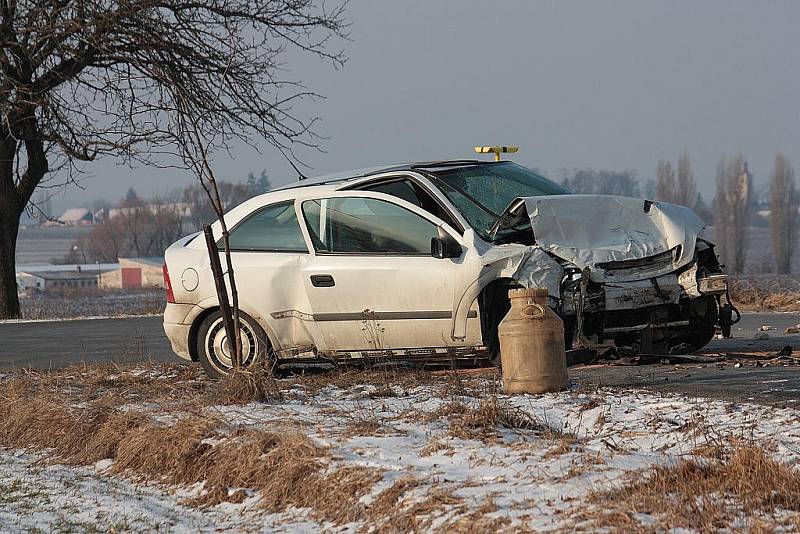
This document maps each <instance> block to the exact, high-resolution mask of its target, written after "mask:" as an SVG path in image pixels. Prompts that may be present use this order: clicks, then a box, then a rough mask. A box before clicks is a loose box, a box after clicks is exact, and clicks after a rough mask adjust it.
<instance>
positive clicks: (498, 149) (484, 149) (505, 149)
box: [475, 146, 519, 161]
mask: <svg viewBox="0 0 800 534" xmlns="http://www.w3.org/2000/svg"><path fill="white" fill-rule="evenodd" d="M475 152H477V153H478V154H489V153H492V154H494V160H495V161H500V154H506V153H508V154H514V153H515V152H519V147H518V146H476V147H475Z"/></svg>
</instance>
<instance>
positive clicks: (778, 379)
mask: <svg viewBox="0 0 800 534" xmlns="http://www.w3.org/2000/svg"><path fill="white" fill-rule="evenodd" d="M798 323H800V314H796V313H751V314H744V315H743V318H742V321H741V322H740V323H739V324H737V325H735V326H734V327H733V335H734V336H735V337H734V338H733V339H724V340H714V341H712V342H711V344H709V346H708V347H707V349H706V350H708V351H719V352H734V353H748V352H754V351H758V352H762V353H763V352H777V351H778V350H780V349H782V348H783V347H785V346H786V345H791V346H793V347H795V348H796V350H797V352H796V354H795V355H800V335H787V334H784V330H785V329H786V328H787V327H788V326H793V325H796V324H798ZM761 326H771V327H773V329H772V330H769V331H767V334H768V335H769V338H768V339H765V340H755V339H753V337H754V335H755V334H756V333H757V332H758V330H759V328H760V327H761ZM148 359H150V360H155V361H165V362H178V361H181V360H179V358H178V357H177V356H175V355H174V354H173V353H172V351H171V349H170V346H169V342H168V341H167V339H166V337H164V333H163V330H162V329H161V317H136V318H120V319H86V320H71V321H42V322H27V323H10V322H7V323H0V368H12V367H28V366H31V367H36V368H40V369H41V368H50V367H63V366H66V365H71V364H75V363H80V362H98V361H99V362H118V363H125V362H134V361H142V360H148ZM570 377H571V378H572V379H573V380H574V381H576V382H578V383H579V384H582V385H590V386H591V385H608V386H625V387H641V388H645V389H651V390H657V391H663V392H675V393H683V394H688V395H693V396H701V397H717V398H724V399H728V400H736V401H751V402H753V401H754V402H760V403H768V404H775V405H788V406H792V405H798V406H800V366H798V365H786V366H784V365H775V364H771V365H770V366H767V367H756V366H754V365H752V363H751V364H745V365H742V366H741V367H734V366H733V365H732V364H731V363H730V362H725V363H722V364H719V365H718V364H702V365H698V364H683V365H662V364H655V365H642V366H637V367H620V366H610V365H600V366H598V365H595V366H584V367H578V368H571V369H570Z"/></svg>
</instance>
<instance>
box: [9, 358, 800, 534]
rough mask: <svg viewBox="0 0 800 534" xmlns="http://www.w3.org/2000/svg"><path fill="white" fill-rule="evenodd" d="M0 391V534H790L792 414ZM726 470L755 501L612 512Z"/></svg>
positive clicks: (347, 387) (584, 395)
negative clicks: (763, 494) (644, 486)
mask: <svg viewBox="0 0 800 534" xmlns="http://www.w3.org/2000/svg"><path fill="white" fill-rule="evenodd" d="M257 378H259V379H261V378H260V377H257ZM254 384H255V385H256V386H257V387H255V388H254V387H253V385H254ZM254 394H255V396H256V397H259V398H261V399H262V400H260V401H255V402H249V401H247V400H246V397H247V396H248V395H251V396H252V395H254ZM0 397H1V398H3V400H4V404H5V405H6V406H8V407H9V408H10V409H11V410H10V411H8V412H5V413H6V415H0V445H2V446H3V447H4V448H2V449H0V531H54V530H56V531H96V530H99V531H114V532H121V531H142V530H158V531H174V532H196V531H219V530H228V529H235V530H242V531H273V530H277V531H292V532H317V531H319V530H320V529H324V530H328V531H337V532H396V531H401V532H403V531H405V532H411V531H437V530H441V531H456V532H459V531H463V532H482V531H484V532H496V531H517V530H524V529H531V530H535V531H574V530H586V531H589V530H595V529H597V528H601V527H608V528H610V529H611V530H615V529H619V530H621V531H630V530H640V531H650V530H656V531H657V530H661V529H663V528H669V527H684V528H687V529H688V530H687V531H711V530H715V529H717V528H722V529H725V528H729V529H734V530H736V529H745V530H758V529H762V528H766V529H767V530H771V529H774V528H781V529H785V530H787V531H795V530H796V529H797V527H798V518H797V513H798V511H800V482H798V477H797V474H796V473H795V471H794V470H793V468H790V467H786V466H791V465H796V464H797V462H798V459H800V412H798V411H796V410H791V409H775V408H770V407H765V406H759V405H750V404H731V403H726V402H720V401H708V400H703V399H690V398H684V397H677V396H659V395H653V394H649V393H644V392H639V391H620V390H611V389H604V388H599V389H592V390H582V389H578V388H577V387H572V388H571V389H569V390H568V391H566V392H562V393H558V394H547V395H539V396H532V395H519V396H513V397H512V396H505V395H503V394H502V393H501V391H500V385H499V380H498V377H497V376H496V375H495V374H494V372H493V371H482V372H481V371H472V372H461V373H458V372H450V371H448V372H438V373H430V372H421V371H411V372H403V371H384V372H374V371H373V372H370V371H350V372H345V373H341V372H331V373H327V374H320V375H314V376H310V377H294V378H288V379H283V380H279V381H277V382H269V381H267V383H263V384H258V383H255V382H253V377H249V378H248V379H247V380H245V381H238V382H236V381H233V382H231V383H219V384H213V383H210V382H209V381H207V380H206V379H204V378H203V377H202V376H200V375H199V374H198V373H197V372H196V370H194V369H192V368H186V367H178V366H162V365H158V366H156V365H148V366H145V367H130V368H125V369H109V368H105V369H102V370H97V369H95V368H90V367H80V368H71V369H67V370H62V371H58V372H54V373H46V374H23V373H17V374H14V375H9V376H6V377H5V378H3V379H1V380H0ZM237 398H244V400H241V401H237ZM242 402H243V403H242ZM10 413H14V415H13V416H12V415H9V414H10ZM48 421H52V422H51V423H48ZM48 424H49V425H50V426H49V427H48V428H46V429H45V428H41V427H43V426H45V425H48ZM37 429H38V430H39V431H38V432H37ZM76 434H79V436H76ZM162 448H163V449H164V450H163V452H162V450H161V449H162ZM751 455H752V457H751ZM762 455H763V458H762ZM743 458H744V460H743V461H744V462H745V463H746V472H747V473H749V474H748V476H747V477H745V478H750V477H752V478H753V479H754V480H756V479H757V480H759V481H760V480H761V478H764V477H766V478H765V480H767V484H768V485H769V487H770V488H772V489H770V490H769V491H768V492H767V493H768V494H769V495H768V496H767V498H766V501H765V500H764V499H762V500H759V501H758V502H755V501H753V496H754V495H759V491H760V490H759V487H757V485H756V486H752V487H749V489H746V488H745V489H744V490H742V489H741V488H739V486H736V484H739V483H740V482H741V483H744V482H743V481H733V482H735V484H733V483H732V485H731V487H730V488H727V487H726V488H723V487H722V486H720V485H719V484H718V483H717V484H716V485H715V486H714V487H715V489H714V490H713V491H710V492H709V493H708V494H707V495H703V496H701V498H699V497H697V496H693V495H683V496H682V495H681V491H684V489H681V487H680V484H679V483H676V485H675V486H674V487H673V488H672V489H671V490H670V489H669V488H667V489H666V490H664V491H665V494H664V499H663V502H664V506H663V507H661V506H660V505H659V504H655V505H653V504H652V503H651V504H647V502H648V501H647V499H644V498H643V499H642V500H641V501H642V502H643V503H644V504H643V505H642V506H644V507H645V508H647V509H639V510H634V509H632V508H630V505H629V504H628V503H627V501H626V499H628V498H629V496H628V497H626V492H627V493H630V491H631V489H636V487H637V486H636V485H637V484H641V483H642V481H647V480H653V485H655V484H661V483H663V482H664V480H667V479H669V480H672V479H671V478H670V477H673V476H674V475H675V474H676V473H680V476H679V477H678V478H679V479H680V480H679V481H678V482H680V481H685V480H686V479H685V476H686V473H688V472H690V473H691V476H692V477H700V479H702V480H701V482H697V480H695V479H691V480H690V481H691V485H692V486H693V487H700V486H702V483H706V482H710V481H712V480H713V476H717V475H719V472H717V471H714V472H713V473H712V471H713V469H724V468H725V469H726V468H727V467H725V465H726V463H727V464H731V465H732V464H736V463H737V462H739V461H742V459H743ZM687 466H688V468H689V470H688V471H687ZM692 466H694V467H692ZM705 466H708V467H709V470H708V471H707V470H706V468H705ZM714 466H719V467H714ZM726 473H727V472H726ZM712 475H713V476H712ZM681 476H682V477H684V478H680V477H681ZM725 476H728V477H730V478H732V477H733V475H730V474H728V475H725ZM698 480H699V479H698ZM776 480H777V482H775V481H776ZM745 482H747V484H750V482H748V481H745ZM653 487H655V486H653ZM731 488H732V489H731ZM637 491H638V490H637ZM672 491H674V493H675V494H672V493H671V492H672ZM687 491H688V490H687ZM737 492H738V493H737ZM776 495H777V497H776ZM617 501H618V502H619V503H620V505H619V507H617V506H615V505H614V504H613V503H614V502H617ZM689 501H691V503H693V504H691V506H694V509H693V510H692V509H687V510H684V511H685V512H686V513H683V512H682V511H681V510H682V508H681V507H685V506H689V505H687V502H689ZM637 502H638V501H637ZM610 503H611V504H610ZM637 506H638V505H637ZM709 514H710V515H709Z"/></svg>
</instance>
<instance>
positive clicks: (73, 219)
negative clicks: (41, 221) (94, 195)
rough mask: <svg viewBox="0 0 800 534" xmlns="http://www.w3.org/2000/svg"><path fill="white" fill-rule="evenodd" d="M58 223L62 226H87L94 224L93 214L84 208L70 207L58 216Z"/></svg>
mask: <svg viewBox="0 0 800 534" xmlns="http://www.w3.org/2000/svg"><path fill="white" fill-rule="evenodd" d="M58 223H59V224H62V225H64V226H88V225H90V224H94V214H93V213H92V212H91V211H90V210H88V209H86V208H71V209H68V210H67V211H65V212H64V213H63V214H62V215H61V216H60V217H59V218H58Z"/></svg>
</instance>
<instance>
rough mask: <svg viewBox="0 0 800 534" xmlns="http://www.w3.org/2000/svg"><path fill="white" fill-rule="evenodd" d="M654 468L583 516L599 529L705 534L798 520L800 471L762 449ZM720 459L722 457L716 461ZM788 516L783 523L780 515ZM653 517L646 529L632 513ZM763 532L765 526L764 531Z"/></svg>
mask: <svg viewBox="0 0 800 534" xmlns="http://www.w3.org/2000/svg"><path fill="white" fill-rule="evenodd" d="M707 452H709V456H710V458H709V457H706V458H702V459H696V460H685V461H681V462H680V463H678V464H677V465H674V466H668V467H655V468H653V469H652V470H651V471H650V473H649V474H648V475H647V476H645V477H641V476H637V477H636V478H635V479H632V480H631V481H630V482H629V483H627V484H625V485H623V486H621V487H619V488H616V489H614V490H611V491H607V492H602V493H595V494H593V495H592V496H591V497H590V502H591V503H592V504H593V505H594V508H595V510H599V511H594V512H591V513H586V514H583V516H582V517H581V518H580V519H582V520H589V521H591V522H592V525H593V527H595V528H610V529H612V530H615V531H619V532H635V531H644V532H650V531H653V532H655V531H664V530H667V529H670V528H675V527H685V528H693V529H696V530H698V531H700V532H717V531H719V530H720V529H731V528H732V529H737V528H741V527H740V526H739V527H737V521H741V520H742V519H748V520H750V521H753V523H752V526H753V527H754V528H756V527H757V525H761V527H763V526H764V525H765V524H766V525H772V528H774V526H775V525H776V524H778V523H780V524H782V523H784V522H786V521H788V522H797V521H798V514H797V512H800V473H798V471H796V470H795V469H793V468H792V467H791V466H788V465H785V464H782V463H780V462H777V461H775V460H773V459H772V458H771V457H770V456H768V455H767V454H766V453H765V452H764V450H763V447H759V446H755V445H750V444H747V445H742V444H739V445H736V446H734V447H733V448H732V449H729V450H727V451H726V452H725V453H724V454H721V453H720V451H719V449H714V450H713V451H711V450H709V451H707ZM717 458H718V459H717ZM780 511H786V512H788V516H786V517H784V518H781V519H778V518H776V517H775V514H776V513H777V512H780ZM634 513H645V514H651V515H652V516H653V518H654V523H652V524H648V525H647V526H643V525H641V524H640V523H639V522H638V521H637V520H636V519H635V518H634V517H633V515H632V514H634ZM759 528H760V527H759Z"/></svg>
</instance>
